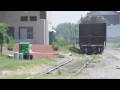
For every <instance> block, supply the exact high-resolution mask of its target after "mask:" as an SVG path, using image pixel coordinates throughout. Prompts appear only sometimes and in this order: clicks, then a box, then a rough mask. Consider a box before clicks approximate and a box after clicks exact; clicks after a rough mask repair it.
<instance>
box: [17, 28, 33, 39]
mask: <svg viewBox="0 0 120 90" xmlns="http://www.w3.org/2000/svg"><path fill="white" fill-rule="evenodd" d="M19 39H33V27H20V28H19Z"/></svg>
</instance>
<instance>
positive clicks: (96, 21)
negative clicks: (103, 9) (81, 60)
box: [79, 16, 107, 54]
mask: <svg viewBox="0 0 120 90" xmlns="http://www.w3.org/2000/svg"><path fill="white" fill-rule="evenodd" d="M106 25H107V21H106V20H105V19H104V17H102V16H92V17H85V18H81V23H80V24H79V46H80V51H81V52H82V53H86V54H92V53H97V54H102V52H103V51H104V49H105V47H106Z"/></svg>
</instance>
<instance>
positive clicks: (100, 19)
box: [81, 16, 107, 23]
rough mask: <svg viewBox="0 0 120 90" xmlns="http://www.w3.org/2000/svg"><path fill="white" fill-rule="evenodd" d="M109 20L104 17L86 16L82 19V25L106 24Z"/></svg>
mask: <svg viewBox="0 0 120 90" xmlns="http://www.w3.org/2000/svg"><path fill="white" fill-rule="evenodd" d="M106 22H107V20H106V19H105V18H104V17H103V16H86V17H84V18H83V17H82V18H81V23H106Z"/></svg>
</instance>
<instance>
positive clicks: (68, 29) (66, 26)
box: [55, 23, 78, 41]
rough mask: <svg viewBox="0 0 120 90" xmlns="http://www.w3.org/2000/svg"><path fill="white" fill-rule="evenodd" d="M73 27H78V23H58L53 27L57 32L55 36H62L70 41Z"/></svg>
mask: <svg viewBox="0 0 120 90" xmlns="http://www.w3.org/2000/svg"><path fill="white" fill-rule="evenodd" d="M75 28H78V25H77V24H74V23H62V24H59V25H58V26H57V27H56V28H55V30H56V32H57V33H56V38H63V39H64V40H67V41H71V39H72V37H73V32H74V30H75ZM77 34H78V33H77Z"/></svg>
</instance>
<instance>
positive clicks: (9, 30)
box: [7, 27, 14, 38]
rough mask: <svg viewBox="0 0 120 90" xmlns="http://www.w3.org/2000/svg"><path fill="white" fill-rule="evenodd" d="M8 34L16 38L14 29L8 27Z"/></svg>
mask: <svg viewBox="0 0 120 90" xmlns="http://www.w3.org/2000/svg"><path fill="white" fill-rule="evenodd" d="M7 34H8V35H9V36H12V37H13V38H14V27H8V30H7Z"/></svg>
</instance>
